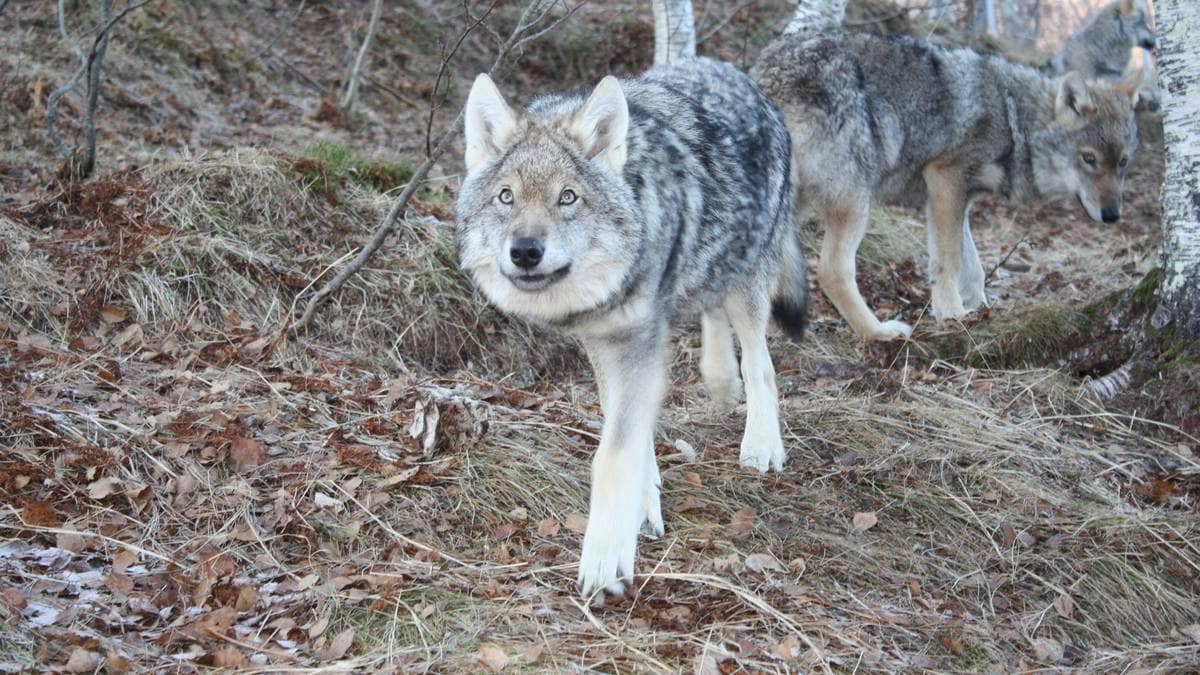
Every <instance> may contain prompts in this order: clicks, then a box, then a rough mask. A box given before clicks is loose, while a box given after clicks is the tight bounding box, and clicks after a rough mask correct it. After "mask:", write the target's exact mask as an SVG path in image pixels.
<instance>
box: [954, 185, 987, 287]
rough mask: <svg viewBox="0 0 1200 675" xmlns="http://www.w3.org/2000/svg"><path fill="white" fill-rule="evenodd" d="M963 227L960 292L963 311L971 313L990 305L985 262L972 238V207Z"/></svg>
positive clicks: (965, 215)
mask: <svg viewBox="0 0 1200 675" xmlns="http://www.w3.org/2000/svg"><path fill="white" fill-rule="evenodd" d="M962 227H963V234H962V236H963V246H962V251H963V252H962V269H960V270H959V272H958V292H959V293H960V294H961V295H962V301H963V309H966V310H967V311H970V310H972V309H976V308H979V307H984V306H987V304H988V301H987V293H986V291H985V290H984V281H985V279H984V275H983V262H982V261H981V260H980V259H979V251H978V250H977V249H976V248H975V239H974V238H973V237H972V236H971V207H970V205H968V206H967V209H966V212H965V213H964V214H963V224H962Z"/></svg>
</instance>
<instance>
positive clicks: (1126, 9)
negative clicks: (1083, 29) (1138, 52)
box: [1108, 0, 1155, 49]
mask: <svg viewBox="0 0 1200 675" xmlns="http://www.w3.org/2000/svg"><path fill="white" fill-rule="evenodd" d="M1108 11H1112V12H1115V13H1116V17H1115V18H1116V20H1117V25H1118V26H1120V27H1121V29H1122V30H1123V31H1124V32H1125V34H1126V35H1128V36H1129V39H1130V40H1131V41H1132V42H1133V44H1134V45H1137V46H1138V47H1141V48H1142V49H1154V44H1155V42H1154V29H1152V28H1150V22H1149V17H1147V16H1146V7H1145V4H1144V2H1139V1H1138V0H1117V2H1114V3H1113V4H1112V6H1110V8H1109V10H1108Z"/></svg>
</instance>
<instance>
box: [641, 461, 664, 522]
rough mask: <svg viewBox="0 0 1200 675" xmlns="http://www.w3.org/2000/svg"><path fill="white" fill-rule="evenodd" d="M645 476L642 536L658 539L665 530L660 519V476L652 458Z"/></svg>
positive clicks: (661, 518)
mask: <svg viewBox="0 0 1200 675" xmlns="http://www.w3.org/2000/svg"><path fill="white" fill-rule="evenodd" d="M645 476H646V484H645V486H644V487H643V488H642V513H643V516H642V525H641V527H642V534H644V535H646V536H647V537H650V538H652V539H658V538H659V537H661V536H663V534H665V533H666V531H667V530H666V526H665V525H663V517H662V475H661V474H659V472H658V462H657V461H655V460H654V458H653V457H651V458H650V462H649V466H648V470H647V471H646V472H645Z"/></svg>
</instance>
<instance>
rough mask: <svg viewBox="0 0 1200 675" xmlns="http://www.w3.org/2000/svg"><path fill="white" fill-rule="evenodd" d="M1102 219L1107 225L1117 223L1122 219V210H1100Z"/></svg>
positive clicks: (1115, 208)
mask: <svg viewBox="0 0 1200 675" xmlns="http://www.w3.org/2000/svg"><path fill="white" fill-rule="evenodd" d="M1100 219H1101V220H1103V221H1104V222H1106V223H1115V222H1117V221H1118V220H1120V219H1121V209H1119V208H1117V207H1115V206H1106V207H1104V208H1102V209H1100Z"/></svg>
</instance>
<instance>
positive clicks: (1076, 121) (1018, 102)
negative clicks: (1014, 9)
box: [751, 33, 1137, 339]
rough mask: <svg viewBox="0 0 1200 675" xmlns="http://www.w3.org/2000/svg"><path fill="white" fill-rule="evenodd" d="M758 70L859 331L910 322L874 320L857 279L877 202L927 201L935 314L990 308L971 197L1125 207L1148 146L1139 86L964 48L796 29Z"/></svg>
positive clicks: (829, 270) (1105, 210)
mask: <svg viewBox="0 0 1200 675" xmlns="http://www.w3.org/2000/svg"><path fill="white" fill-rule="evenodd" d="M751 74H752V75H753V76H754V77H755V78H756V79H757V80H758V82H759V84H760V85H761V86H762V87H763V90H764V91H766V92H767V93H768V94H769V95H770V96H771V97H772V98H774V99H775V101H776V102H777V103H778V104H779V106H780V109H781V110H782V111H783V114H784V116H785V118H786V119H787V121H788V126H789V129H790V130H791V132H792V143H793V147H794V151H795V161H794V168H795V170H796V173H797V194H798V198H799V200H800V203H801V204H802V205H804V206H805V207H806V208H810V209H812V210H813V211H814V212H815V215H816V216H817V218H818V219H819V220H820V221H821V222H822V224H823V225H824V226H825V233H826V234H825V241H824V244H823V247H822V251H821V265H820V267H819V269H818V278H819V279H820V281H821V285H822V288H823V289H825V291H826V293H827V295H829V296H830V299H831V300H832V301H833V303H834V304H835V305H836V306H837V307H838V309H839V311H841V313H842V315H843V316H844V317H845V318H846V319H847V321H848V322H849V323H850V324H851V326H852V327H853V328H854V329H855V330H856V331H857V332H858V333H859V334H860V335H862V336H863V337H867V338H873V339H887V338H892V337H898V336H904V335H908V334H909V333H910V332H911V329H910V328H909V327H908V326H907V325H905V324H903V323H901V322H898V321H890V322H884V323H881V322H879V321H878V319H877V318H876V317H875V316H874V314H873V313H871V312H870V310H869V308H868V307H867V306H866V304H865V302H864V301H863V299H862V297H861V296H860V295H859V294H858V290H857V287H856V286H855V285H854V274H855V271H854V253H855V251H856V250H857V248H858V245H859V243H860V242H861V240H862V235H863V232H864V231H865V228H866V223H867V216H868V214H869V208H870V205H871V203H872V202H873V201H882V202H890V203H907V204H920V203H925V204H926V206H927V209H928V211H929V219H930V228H929V235H930V236H929V244H930V276H931V278H932V280H933V284H934V286H933V294H932V295H933V313H934V316H935V317H936V318H940V319H953V318H959V317H961V316H963V315H965V313H966V310H967V309H970V308H973V307H977V306H979V305H981V304H985V303H986V297H985V295H984V288H983V281H984V279H983V274H982V266H981V263H980V261H979V256H978V253H977V251H976V250H975V245H974V242H973V240H972V238H971V234H970V230H969V223H968V212H969V208H970V203H971V200H973V199H974V198H975V197H977V196H979V195H981V194H984V193H997V194H1000V195H1003V196H1005V197H1008V198H1010V199H1013V200H1016V201H1020V202H1024V201H1027V200H1037V199H1043V198H1051V197H1068V198H1072V199H1077V200H1078V202H1079V203H1080V204H1081V205H1082V206H1083V207H1084V209H1085V210H1086V211H1087V212H1088V214H1089V215H1090V216H1091V217H1092V218H1094V219H1096V220H1101V219H1104V220H1106V221H1109V220H1112V219H1113V218H1114V217H1116V216H1118V215H1119V213H1120V200H1121V185H1122V181H1123V179H1124V173H1125V167H1126V166H1127V165H1128V162H1129V161H1130V159H1131V158H1132V155H1133V153H1134V151H1135V150H1136V148H1137V125H1136V122H1135V118H1134V113H1133V107H1132V101H1133V99H1134V98H1135V97H1136V94H1134V93H1133V92H1134V91H1135V90H1136V83H1131V82H1125V81H1122V82H1120V83H1117V84H1115V85H1114V84H1106V83H1098V82H1091V83H1087V82H1084V81H1083V80H1082V79H1081V78H1079V77H1078V76H1077V75H1071V76H1067V77H1064V78H1052V77H1048V76H1046V75H1044V74H1042V73H1040V72H1038V71H1037V70H1036V69H1033V68H1029V67H1026V66H1022V65H1018V64H1014V63H1012V62H1010V61H1007V60H1005V59H1003V58H1000V57H996V56H986V55H981V54H979V53H976V52H974V51H971V50H967V49H951V48H943V47H938V46H935V45H933V44H931V43H929V42H927V41H923V40H918V39H914V38H909V37H901V36H875V35H868V34H859V33H844V34H843V33H838V34H831V35H825V36H820V37H815V38H810V39H803V38H793V37H790V36H786V35H785V36H783V37H781V38H779V39H778V40H776V41H775V42H774V43H772V44H771V45H770V46H768V47H767V48H766V49H765V50H764V51H763V53H762V54H761V56H760V57H759V61H758V64H757V65H756V66H755V68H754V69H753V70H752V71H751ZM1088 158H1091V159H1092V160H1093V162H1094V166H1093V165H1091V164H1087V165H1085V161H1086V160H1087V159H1088ZM964 303H965V305H964Z"/></svg>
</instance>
